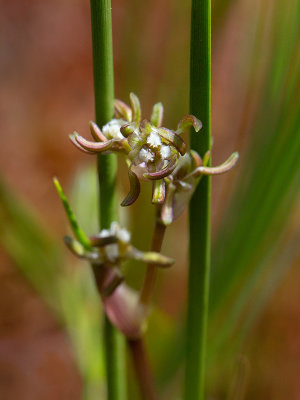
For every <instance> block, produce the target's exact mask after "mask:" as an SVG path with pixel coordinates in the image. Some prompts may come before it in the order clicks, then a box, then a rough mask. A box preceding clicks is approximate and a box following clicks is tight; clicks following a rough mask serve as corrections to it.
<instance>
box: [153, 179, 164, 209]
mask: <svg viewBox="0 0 300 400" xmlns="http://www.w3.org/2000/svg"><path fill="white" fill-rule="evenodd" d="M165 195H166V183H165V181H164V180H163V179H162V180H159V181H156V180H155V181H154V182H153V189H152V203H153V204H162V203H163V202H164V200H165Z"/></svg>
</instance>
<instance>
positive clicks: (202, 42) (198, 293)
mask: <svg viewBox="0 0 300 400" xmlns="http://www.w3.org/2000/svg"><path fill="white" fill-rule="evenodd" d="M190 51H191V64H190V112H191V114H194V115H195V116H196V117H198V118H199V119H200V120H201V121H202V123H203V129H202V132H201V134H200V135H195V134H192V135H191V148H192V149H193V150H196V151H197V152H198V153H200V155H201V156H203V155H204V153H205V152H206V151H207V150H208V149H210V143H211V2H210V0H193V1H192V15H191V50H190ZM210 192H211V188H210V177H208V176H203V177H202V179H201V181H200V183H199V185H198V188H197V190H196V192H195V194H194V196H193V198H192V201H191V206H190V249H189V250H190V270H189V284H188V311H187V343H186V372H185V387H184V399H185V400H190V399H195V400H203V399H204V395H205V387H204V383H205V362H206V331H207V317H208V300H209V275H210Z"/></svg>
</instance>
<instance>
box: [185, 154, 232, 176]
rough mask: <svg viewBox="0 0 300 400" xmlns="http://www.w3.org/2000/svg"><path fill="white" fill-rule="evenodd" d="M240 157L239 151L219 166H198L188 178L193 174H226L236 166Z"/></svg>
mask: <svg viewBox="0 0 300 400" xmlns="http://www.w3.org/2000/svg"><path fill="white" fill-rule="evenodd" d="M238 158H239V154H238V153H233V154H231V156H230V157H229V158H228V160H226V161H225V162H224V163H223V164H221V165H219V166H218V167H198V168H196V169H195V171H193V172H192V173H191V174H189V175H188V176H187V177H186V178H189V177H191V176H201V175H220V174H224V173H225V172H227V171H229V170H230V169H231V168H233V167H234V166H235V164H236V163H237V160H238Z"/></svg>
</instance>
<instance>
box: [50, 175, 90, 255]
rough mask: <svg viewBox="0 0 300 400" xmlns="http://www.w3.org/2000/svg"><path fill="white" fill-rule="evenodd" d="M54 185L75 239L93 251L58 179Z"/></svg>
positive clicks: (55, 179) (54, 180)
mask: <svg viewBox="0 0 300 400" xmlns="http://www.w3.org/2000/svg"><path fill="white" fill-rule="evenodd" d="M53 182H54V185H55V187H56V190H57V193H58V195H59V197H60V199H61V201H62V203H63V206H64V209H65V211H66V214H67V217H68V220H69V222H70V225H71V228H72V230H73V232H74V235H75V237H76V238H77V239H78V241H79V242H80V243H81V244H82V246H83V247H84V248H85V249H87V250H92V247H91V243H90V241H89V238H88V237H87V236H86V235H85V233H84V232H83V230H82V229H81V228H80V226H79V224H78V222H77V219H76V217H75V215H74V213H73V211H72V209H71V207H70V204H69V202H68V199H67V197H66V195H65V194H64V192H63V190H62V187H61V186H60V183H59V181H58V179H57V178H54V179H53Z"/></svg>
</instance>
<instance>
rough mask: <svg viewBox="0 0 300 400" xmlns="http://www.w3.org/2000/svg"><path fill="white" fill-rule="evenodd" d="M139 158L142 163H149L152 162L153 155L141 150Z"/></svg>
mask: <svg viewBox="0 0 300 400" xmlns="http://www.w3.org/2000/svg"><path fill="white" fill-rule="evenodd" d="M139 158H140V160H141V161H142V162H145V163H147V162H149V161H154V154H153V153H152V151H151V150H148V149H141V151H140V153H139Z"/></svg>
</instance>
